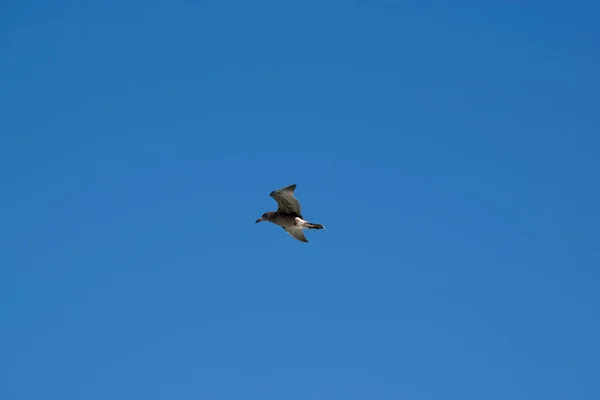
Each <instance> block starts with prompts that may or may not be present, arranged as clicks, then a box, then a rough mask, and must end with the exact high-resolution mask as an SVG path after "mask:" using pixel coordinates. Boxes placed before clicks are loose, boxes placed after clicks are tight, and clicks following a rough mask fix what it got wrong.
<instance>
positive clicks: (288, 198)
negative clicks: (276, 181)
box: [256, 184, 325, 242]
mask: <svg viewBox="0 0 600 400" xmlns="http://www.w3.org/2000/svg"><path fill="white" fill-rule="evenodd" d="M295 189H296V185H295V184H294V185H290V186H287V187H284V188H283V189H279V190H273V191H272V192H271V193H270V194H269V196H271V197H272V198H274V199H275V200H276V201H277V205H278V207H277V211H269V212H266V213H264V214H263V215H262V217H260V218H259V219H257V220H256V223H257V224H258V223H259V222H262V221H268V222H272V223H274V224H275V225H279V226H281V227H282V228H283V229H284V230H285V231H286V232H287V233H289V234H290V236H291V237H293V238H294V239H298V240H299V241H301V242H308V240H306V237H305V236H304V232H302V230H303V229H325V227H324V226H323V225H321V224H313V223H310V222H307V221H305V220H304V217H303V216H302V213H301V212H300V203H299V202H298V200H296V198H295V197H294V190H295Z"/></svg>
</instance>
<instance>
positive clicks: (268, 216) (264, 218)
mask: <svg viewBox="0 0 600 400" xmlns="http://www.w3.org/2000/svg"><path fill="white" fill-rule="evenodd" d="M274 215H275V213H274V212H273V211H269V212H266V213H264V214H263V215H262V216H261V217H260V218H259V219H257V220H256V223H257V224H258V223H259V222H262V221H270V220H271V219H272V218H273V216H274Z"/></svg>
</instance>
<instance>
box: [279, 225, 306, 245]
mask: <svg viewBox="0 0 600 400" xmlns="http://www.w3.org/2000/svg"><path fill="white" fill-rule="evenodd" d="M283 229H284V230H285V231H286V232H287V233H289V234H290V236H291V237H293V238H294V239H298V240H299V241H301V242H306V243H308V240H307V239H306V236H304V232H302V229H300V228H296V227H289V228H283Z"/></svg>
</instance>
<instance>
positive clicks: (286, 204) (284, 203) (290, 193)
mask: <svg viewBox="0 0 600 400" xmlns="http://www.w3.org/2000/svg"><path fill="white" fill-rule="evenodd" d="M295 189H296V184H293V185H290V186H287V187H284V188H283V189H278V190H273V191H272V192H271V194H270V196H271V197H272V198H274V199H275V200H276V201H277V205H278V206H279V207H278V208H277V212H281V213H286V214H297V215H298V216H299V217H300V218H302V213H301V212H300V202H298V200H296V198H295V197H294V190H295Z"/></svg>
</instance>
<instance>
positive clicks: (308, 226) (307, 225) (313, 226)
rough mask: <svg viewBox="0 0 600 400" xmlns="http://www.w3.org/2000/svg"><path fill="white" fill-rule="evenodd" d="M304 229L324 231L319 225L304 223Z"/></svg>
mask: <svg viewBox="0 0 600 400" xmlns="http://www.w3.org/2000/svg"><path fill="white" fill-rule="evenodd" d="M306 228H307V229H325V227H324V226H323V225H321V224H313V223H311V222H307V223H306Z"/></svg>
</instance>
